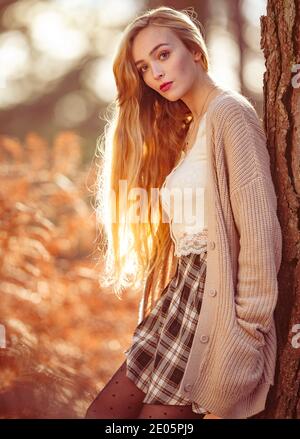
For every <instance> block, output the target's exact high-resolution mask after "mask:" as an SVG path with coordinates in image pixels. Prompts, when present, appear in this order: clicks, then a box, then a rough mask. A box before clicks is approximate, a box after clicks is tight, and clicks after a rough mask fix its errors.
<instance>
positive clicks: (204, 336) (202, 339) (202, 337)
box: [200, 335, 208, 343]
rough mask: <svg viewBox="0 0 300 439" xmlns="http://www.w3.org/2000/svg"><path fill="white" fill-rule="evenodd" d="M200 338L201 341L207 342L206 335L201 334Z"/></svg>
mask: <svg viewBox="0 0 300 439" xmlns="http://www.w3.org/2000/svg"><path fill="white" fill-rule="evenodd" d="M200 340H201V342H202V343H207V342H208V335H201V337H200Z"/></svg>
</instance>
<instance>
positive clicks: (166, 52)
mask: <svg viewBox="0 0 300 439" xmlns="http://www.w3.org/2000/svg"><path fill="white" fill-rule="evenodd" d="M163 54H167V55H169V52H168V51H167V50H164V51H163V52H161V53H160V54H159V56H161V55H163Z"/></svg>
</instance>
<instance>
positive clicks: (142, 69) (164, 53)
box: [139, 50, 169, 74]
mask: <svg viewBox="0 0 300 439" xmlns="http://www.w3.org/2000/svg"><path fill="white" fill-rule="evenodd" d="M161 55H169V52H168V51H167V50H164V51H163V52H160V54H159V58H160V57H161ZM166 58H168V56H167V57H166ZM166 58H165V57H163V58H162V59H166ZM144 67H147V66H146V65H143V66H142V67H141V68H140V69H139V72H140V73H142V74H143V73H145V70H144Z"/></svg>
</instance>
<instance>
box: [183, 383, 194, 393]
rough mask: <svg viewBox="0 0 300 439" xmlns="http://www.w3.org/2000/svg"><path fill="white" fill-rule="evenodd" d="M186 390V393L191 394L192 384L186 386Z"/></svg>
mask: <svg viewBox="0 0 300 439" xmlns="http://www.w3.org/2000/svg"><path fill="white" fill-rule="evenodd" d="M184 390H185V392H190V391H191V390H192V385H191V384H185V386H184Z"/></svg>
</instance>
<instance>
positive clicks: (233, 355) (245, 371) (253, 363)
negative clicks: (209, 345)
mask: <svg viewBox="0 0 300 439" xmlns="http://www.w3.org/2000/svg"><path fill="white" fill-rule="evenodd" d="M215 359H216V364H217V365H218V366H217V368H218V372H217V375H218V379H217V380H216V382H218V386H216V384H215V387H216V390H217V391H218V396H219V398H221V399H222V398H224V400H228V401H230V403H232V404H234V401H235V402H238V400H239V399H240V398H243V397H244V396H245V395H249V394H250V393H251V392H252V391H253V390H254V389H255V388H256V386H257V385H258V384H259V383H261V382H262V381H263V380H264V365H265V358H264V354H263V352H262V347H258V346H257V345H256V344H255V343H253V337H252V338H251V341H250V338H249V334H247V336H246V337H245V334H244V333H243V332H242V328H241V327H239V326H236V328H235V330H233V331H232V332H231V333H230V334H229V335H228V337H226V341H225V342H224V343H223V346H222V348H220V350H219V351H217V353H216V356H215ZM220 368H221V369H220ZM211 372H212V376H213V377H214V373H213V371H211Z"/></svg>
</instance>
